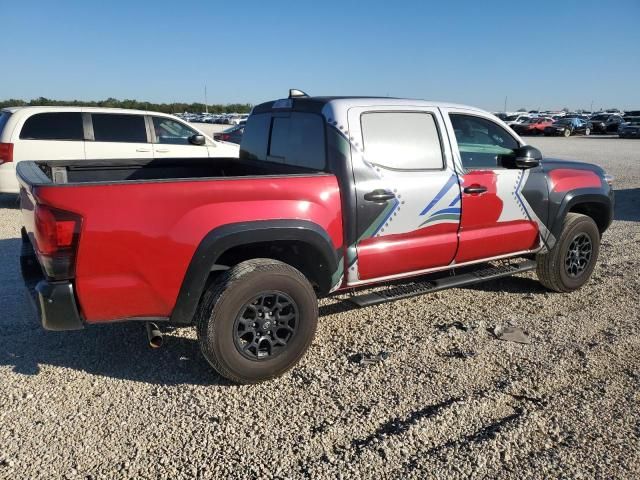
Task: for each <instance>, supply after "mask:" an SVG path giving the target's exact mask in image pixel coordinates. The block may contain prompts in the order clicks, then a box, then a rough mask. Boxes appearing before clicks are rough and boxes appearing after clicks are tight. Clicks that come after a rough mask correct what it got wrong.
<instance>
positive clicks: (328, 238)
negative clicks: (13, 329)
mask: <svg viewBox="0 0 640 480" xmlns="http://www.w3.org/2000/svg"><path fill="white" fill-rule="evenodd" d="M503 125H504V124H503V123H502V122H501V121H500V120H498V119H497V118H496V117H494V116H493V115H491V114H489V113H486V112H484V111H482V110H479V109H476V108H472V107H462V106H458V105H451V104H445V103H434V102H426V101H416V100H402V99H389V98H374V99H371V98H345V97H340V98H331V97H307V96H300V95H299V94H298V95H296V96H295V97H294V98H286V99H280V100H276V101H271V102H267V103H264V104H261V105H259V106H257V107H255V109H254V111H253V113H252V115H251V117H250V118H249V120H248V121H247V125H246V127H245V135H244V137H243V139H242V144H241V151H240V159H236V158H228V159H217V160H216V161H215V162H212V161H209V160H208V159H204V160H203V159H196V158H194V159H180V160H173V159H171V160H166V161H163V162H155V161H154V162H150V163H146V164H140V163H137V164H135V165H131V161H130V160H129V161H127V160H111V161H100V162H97V163H92V162H90V161H83V162H78V161H35V162H29V161H28V162H21V163H20V164H19V165H18V175H19V178H20V183H21V190H20V203H21V209H22V216H23V222H24V228H23V230H22V241H23V248H22V257H21V265H22V271H23V275H24V278H25V281H26V283H27V285H30V286H32V285H35V292H36V295H37V299H38V304H39V305H40V316H41V320H42V323H43V326H44V327H45V328H47V329H52V330H70V329H79V328H82V327H83V326H84V325H90V324H105V323H110V322H116V321H123V320H135V321H140V322H149V321H151V320H152V319H155V320H156V322H170V323H171V324H172V325H176V326H191V325H195V326H196V327H197V334H198V341H199V344H200V347H201V351H202V353H203V355H204V357H205V358H206V359H207V360H208V361H209V362H210V363H211V365H212V366H213V367H214V368H215V369H216V370H218V372H220V374H221V375H223V376H225V377H227V378H229V379H231V380H233V381H236V382H241V383H254V382H258V381H262V380H266V379H269V378H272V377H275V376H278V375H280V374H282V373H284V372H285V371H287V370H288V369H290V368H291V367H292V366H293V365H295V364H296V363H297V362H298V361H299V360H300V358H301V357H302V355H303V354H304V353H305V351H306V350H307V349H308V348H309V345H310V344H311V342H312V341H313V337H314V333H315V330H316V325H317V321H318V305H317V298H318V297H324V296H327V295H330V294H332V293H335V292H348V291H353V289H355V288H357V287H363V286H373V285H379V284H381V283H385V282H388V281H391V280H393V281H398V280H400V279H403V278H410V277H417V276H420V277H421V280H417V281H416V280H414V281H413V283H412V284H411V285H410V286H397V285H394V286H391V287H389V288H388V289H386V290H380V289H379V290H377V291H376V292H373V293H358V294H355V295H353V296H352V297H350V300H351V302H353V303H355V304H356V305H358V306H370V305H375V304H378V303H383V302H387V301H391V300H395V299H398V298H406V297H410V296H414V295H420V294H424V293H428V292H433V291H437V290H442V289H444V288H451V287H460V286H464V285H471V284H474V283H477V282H480V281H484V280H489V279H494V278H500V277H503V276H506V275H511V274H514V273H519V272H524V271H528V270H535V269H537V273H538V279H539V280H540V281H541V282H542V284H543V285H545V286H546V287H547V288H549V289H551V290H554V291H559V292H569V291H572V290H575V289H578V288H580V287H581V286H582V285H584V284H585V283H586V282H587V281H588V280H589V278H590V276H591V273H592V272H593V269H594V267H595V263H596V259H597V257H598V251H599V245H600V238H601V235H602V233H603V232H604V231H605V230H606V229H607V227H608V226H609V224H610V222H611V219H612V201H613V189H612V188H611V186H610V184H609V182H610V179H608V177H607V176H606V175H605V173H604V171H603V170H602V169H601V168H600V167H597V166H595V165H589V164H586V163H580V162H567V161H556V160H550V159H544V160H542V155H541V153H540V152H539V151H538V150H537V149H535V148H533V147H531V146H528V145H526V144H524V142H523V141H522V140H521V139H520V138H519V137H518V136H517V135H514V134H513V133H512V132H511V131H510V130H508V129H506V128H505V127H504V126H503ZM80 164H81V165H82V168H80V169H78V168H77V166H78V165H80ZM462 212H465V213H463V214H462V215H461V213H462ZM502 259H509V261H508V262H500V263H498V264H491V263H489V264H487V262H492V261H496V260H502ZM454 273H455V275H454ZM427 274H428V275H429V276H428V277H424V275H427ZM399 321H401V319H400V320H399ZM148 325H149V328H148V330H149V331H150V332H156V331H157V330H156V329H154V328H152V326H151V325H150V324H148ZM354 328H355V327H354ZM150 338H151V339H152V340H154V339H156V338H157V335H156V334H154V335H151V336H150Z"/></svg>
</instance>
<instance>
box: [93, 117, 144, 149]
mask: <svg viewBox="0 0 640 480" xmlns="http://www.w3.org/2000/svg"><path fill="white" fill-rule="evenodd" d="M91 118H92V120H93V137H94V139H95V141H96V142H125V143H147V129H146V126H145V121H144V116H142V115H118V114H113V113H104V114H103V113H94V114H91Z"/></svg>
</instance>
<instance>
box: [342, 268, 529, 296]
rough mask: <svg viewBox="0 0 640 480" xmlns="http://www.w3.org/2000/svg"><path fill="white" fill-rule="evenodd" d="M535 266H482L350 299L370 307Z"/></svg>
mask: <svg viewBox="0 0 640 480" xmlns="http://www.w3.org/2000/svg"><path fill="white" fill-rule="evenodd" d="M535 268H536V262H535V261H533V260H525V261H522V262H519V263H510V264H508V265H500V266H496V267H488V268H482V269H479V270H476V271H473V272H469V273H462V274H459V275H452V276H449V277H444V278H439V279H436V280H425V281H422V282H414V283H411V284H408V285H399V286H397V287H391V288H388V289H387V290H381V291H378V292H373V293H365V294H362V295H354V296H353V297H350V298H349V301H351V302H353V303H355V304H356V305H358V306H360V307H368V306H370V305H377V304H379V303H385V302H392V301H394V300H400V299H401V298H409V297H416V296H418V295H424V294H425V293H432V292H437V291H438V290H445V289H447V288H456V287H466V286H467V285H473V284H475V283H480V282H485V281H487V280H493V279H496V278H502V277H508V276H510V275H514V274H516V273H522V272H527V271H529V270H533V269H535Z"/></svg>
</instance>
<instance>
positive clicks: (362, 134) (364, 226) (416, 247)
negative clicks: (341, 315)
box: [348, 106, 460, 285]
mask: <svg viewBox="0 0 640 480" xmlns="http://www.w3.org/2000/svg"><path fill="white" fill-rule="evenodd" d="M348 119H349V120H348V121H349V138H350V141H351V142H352V148H351V152H352V162H353V168H354V177H355V184H356V203H357V218H356V222H357V225H356V228H357V245H356V251H357V260H356V261H355V262H352V261H351V260H350V265H349V269H348V282H349V283H350V284H353V285H355V284H358V283H359V282H367V281H371V280H373V279H385V278H394V277H396V276H404V275H407V274H411V273H417V272H420V271H423V270H428V269H431V268H437V267H442V266H446V265H449V264H450V263H451V262H452V261H453V259H454V257H455V253H456V248H457V246H458V225H459V222H460V187H459V185H458V178H457V175H456V173H455V171H454V168H453V161H452V157H451V150H450V148H449V146H448V142H447V141H446V136H445V128H444V124H443V121H442V116H441V114H440V112H439V111H438V110H437V109H436V108H427V107H407V106H402V107H389V106H384V107H381V108H380V109H377V108H375V107H356V108H352V109H350V110H349V114H348Z"/></svg>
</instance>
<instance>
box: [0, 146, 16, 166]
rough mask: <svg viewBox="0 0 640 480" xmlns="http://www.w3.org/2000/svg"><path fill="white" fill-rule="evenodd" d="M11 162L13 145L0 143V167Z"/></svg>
mask: <svg viewBox="0 0 640 480" xmlns="http://www.w3.org/2000/svg"><path fill="white" fill-rule="evenodd" d="M8 162H13V143H0V165H2V164H3V163H8Z"/></svg>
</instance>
